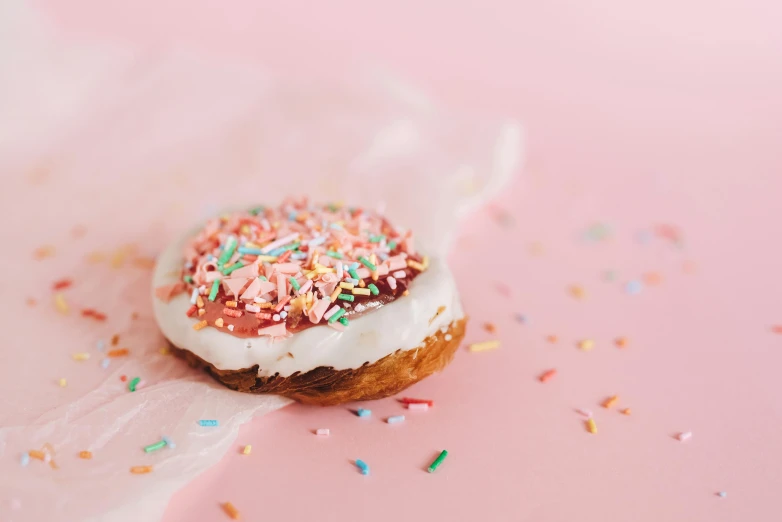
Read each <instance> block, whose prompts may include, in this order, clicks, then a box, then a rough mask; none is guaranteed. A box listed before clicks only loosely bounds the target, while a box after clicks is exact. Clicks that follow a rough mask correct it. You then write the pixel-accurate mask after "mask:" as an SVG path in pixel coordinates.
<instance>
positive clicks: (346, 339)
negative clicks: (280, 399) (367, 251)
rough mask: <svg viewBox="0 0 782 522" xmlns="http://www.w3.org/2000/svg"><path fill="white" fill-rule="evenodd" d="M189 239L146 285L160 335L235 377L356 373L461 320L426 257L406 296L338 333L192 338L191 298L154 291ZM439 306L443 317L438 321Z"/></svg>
mask: <svg viewBox="0 0 782 522" xmlns="http://www.w3.org/2000/svg"><path fill="white" fill-rule="evenodd" d="M188 238H189V236H185V237H183V238H181V239H180V240H179V241H176V242H174V243H173V244H172V245H170V246H169V247H168V248H167V249H166V250H165V251H164V252H163V253H162V254H161V255H160V257H159V258H158V262H157V265H156V266H155V273H154V276H153V278H152V288H153V298H152V299H153V302H154V310H155V318H156V319H157V323H158V325H159V326H160V329H161V330H162V331H163V335H165V336H166V337H167V338H168V339H169V340H170V341H171V342H172V343H173V344H174V345H175V346H178V347H179V348H185V349H187V350H189V351H191V352H193V353H194V354H196V355H198V356H199V357H200V358H202V359H203V360H205V361H207V362H210V363H212V364H213V365H215V366H216V367H217V368H219V369H221V370H240V369H243V368H250V367H252V366H253V365H256V364H257V365H258V367H259V370H258V376H260V377H263V376H269V375H274V374H279V375H280V376H282V377H287V376H289V375H291V374H294V373H296V372H301V373H304V372H307V371H309V370H312V369H314V368H317V367H319V366H326V367H332V368H334V369H336V370H346V369H351V368H358V367H360V366H362V365H363V364H364V363H374V362H375V361H378V360H380V359H382V358H383V357H385V356H386V355H389V354H392V353H394V352H396V351H397V350H400V349H401V350H411V349H414V348H417V347H419V346H420V345H421V344H422V342H423V340H424V339H426V338H427V337H429V336H430V335H433V334H434V333H435V332H436V331H437V330H438V329H441V328H446V327H448V325H449V324H450V323H451V322H452V321H454V320H456V319H461V318H462V317H463V315H464V314H463V312H462V307H461V303H460V302H459V296H458V294H457V291H456V285H455V284H454V281H453V277H452V276H451V272H450V271H449V270H448V267H447V266H446V265H445V263H444V262H443V261H442V260H440V259H439V258H432V259H431V261H430V264H429V269H428V270H426V271H425V272H423V273H421V274H420V275H418V276H417V277H416V278H415V279H414V280H413V281H412V282H411V283H410V286H409V290H410V294H409V295H407V296H405V297H402V298H400V299H397V300H395V301H393V302H392V303H389V304H387V305H385V306H383V307H381V308H380V309H379V310H374V311H370V312H367V313H366V314H364V315H363V316H361V317H358V318H355V319H351V321H350V325H349V326H347V327H346V328H345V331H344V332H338V331H336V330H334V329H333V328H329V327H328V326H325V325H323V324H321V325H318V326H313V327H311V328H308V329H306V330H304V331H301V332H298V333H295V334H293V335H292V336H290V337H288V338H286V339H278V340H276V341H274V342H272V340H271V338H270V337H268V336H263V337H253V338H239V337H235V336H234V335H232V334H230V333H228V332H226V331H222V330H223V329H218V328H214V327H212V326H209V327H207V328H204V329H202V330H198V331H196V330H193V325H194V324H195V323H196V319H195V318H191V317H187V316H186V315H185V311H186V310H187V309H188V308H189V307H190V295H188V294H187V293H186V292H185V293H182V294H180V295H178V296H177V297H175V298H174V299H172V300H171V301H170V302H168V303H164V302H163V301H161V300H160V299H158V298H157V297H154V289H155V288H157V287H159V286H163V285H168V284H172V283H176V282H177V281H178V280H179V279H178V278H179V275H180V271H181V268H182V260H183V256H182V252H183V248H184V245H185V243H186V241H187V239H188ZM442 306H444V307H445V310H443V311H442V312H441V313H440V314H438V312H437V311H438V309H439V308H440V307H442ZM435 316H436V317H435ZM432 318H434V320H431V319H432ZM430 320H431V322H430ZM288 353H290V354H292V355H293V358H291V357H289V356H288Z"/></svg>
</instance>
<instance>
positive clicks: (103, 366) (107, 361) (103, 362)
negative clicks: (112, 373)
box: [100, 358, 111, 370]
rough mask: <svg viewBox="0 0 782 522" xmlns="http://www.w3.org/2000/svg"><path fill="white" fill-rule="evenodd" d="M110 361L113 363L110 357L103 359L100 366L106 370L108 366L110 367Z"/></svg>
mask: <svg viewBox="0 0 782 522" xmlns="http://www.w3.org/2000/svg"><path fill="white" fill-rule="evenodd" d="M109 363H111V361H110V360H109V359H108V358H107V359H103V360H101V362H100V367H101V368H103V369H104V370H105V369H106V368H108V367H109Z"/></svg>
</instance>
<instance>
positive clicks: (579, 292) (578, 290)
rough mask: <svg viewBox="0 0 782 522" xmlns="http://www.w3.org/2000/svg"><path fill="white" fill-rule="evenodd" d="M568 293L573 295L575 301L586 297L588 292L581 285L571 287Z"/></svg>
mask: <svg viewBox="0 0 782 522" xmlns="http://www.w3.org/2000/svg"><path fill="white" fill-rule="evenodd" d="M568 291H569V292H570V295H572V296H573V297H574V298H575V299H583V298H584V297H586V291H585V290H584V288H583V287H581V286H579V285H571V286H570V287H569V288H568Z"/></svg>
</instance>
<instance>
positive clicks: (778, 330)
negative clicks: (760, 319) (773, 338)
mask: <svg viewBox="0 0 782 522" xmlns="http://www.w3.org/2000/svg"><path fill="white" fill-rule="evenodd" d="M771 331H772V332H774V333H775V334H780V335H782V324H776V325H774V326H772V327H771Z"/></svg>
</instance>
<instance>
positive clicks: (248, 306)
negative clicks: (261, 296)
mask: <svg viewBox="0 0 782 522" xmlns="http://www.w3.org/2000/svg"><path fill="white" fill-rule="evenodd" d="M244 309H245V310H247V311H248V312H251V313H254V314H255V313H258V312H260V311H261V307H260V306H257V305H252V304H249V303H248V304H246V305H244Z"/></svg>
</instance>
